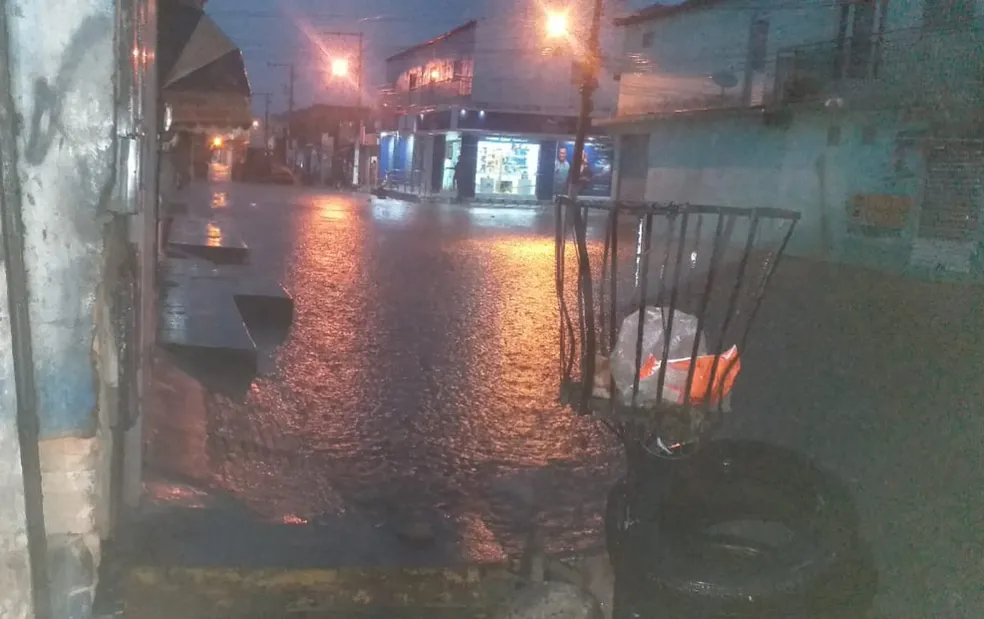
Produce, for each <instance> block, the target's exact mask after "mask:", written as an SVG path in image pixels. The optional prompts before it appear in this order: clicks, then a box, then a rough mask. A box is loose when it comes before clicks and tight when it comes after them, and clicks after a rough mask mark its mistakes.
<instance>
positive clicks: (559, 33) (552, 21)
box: [547, 11, 570, 39]
mask: <svg viewBox="0 0 984 619" xmlns="http://www.w3.org/2000/svg"><path fill="white" fill-rule="evenodd" d="M569 30H570V20H568V19H567V13H566V12H562V11H551V12H550V13H547V36H548V37H549V38H551V39H559V38H561V37H566V36H567V35H568V34H569Z"/></svg>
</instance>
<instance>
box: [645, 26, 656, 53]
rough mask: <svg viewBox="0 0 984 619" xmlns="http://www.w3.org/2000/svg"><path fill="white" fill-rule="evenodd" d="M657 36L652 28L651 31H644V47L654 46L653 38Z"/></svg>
mask: <svg viewBox="0 0 984 619" xmlns="http://www.w3.org/2000/svg"><path fill="white" fill-rule="evenodd" d="M655 36H656V35H655V34H654V33H653V32H652V31H651V30H650V31H649V32H643V33H642V47H643V48H646V49H648V48H650V47H652V46H653V39H654V38H655Z"/></svg>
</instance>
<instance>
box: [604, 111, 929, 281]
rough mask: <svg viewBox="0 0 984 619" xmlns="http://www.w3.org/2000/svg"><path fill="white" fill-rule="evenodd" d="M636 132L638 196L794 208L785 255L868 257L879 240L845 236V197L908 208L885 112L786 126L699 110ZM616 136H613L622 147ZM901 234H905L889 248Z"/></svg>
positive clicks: (907, 183)
mask: <svg viewBox="0 0 984 619" xmlns="http://www.w3.org/2000/svg"><path fill="white" fill-rule="evenodd" d="M645 128H646V130H648V135H649V138H648V143H649V149H648V153H646V156H647V157H648V172H647V174H646V177H645V191H644V198H645V200H647V201H660V202H664V201H665V202H689V203H693V204H710V205H725V206H737V207H776V208H785V209H793V210H797V211H799V212H800V213H801V214H802V219H801V221H800V223H799V224H798V227H797V232H796V234H795V235H794V236H793V239H792V241H791V244H790V248H789V249H790V252H791V253H793V254H798V255H804V256H810V257H815V258H820V259H824V258H829V259H838V258H843V257H845V256H846V255H850V256H852V257H851V260H852V261H859V262H867V261H869V260H876V261H877V260H878V259H879V258H878V257H877V255H876V254H878V253H879V252H881V251H884V248H883V247H882V246H883V245H885V243H884V242H880V241H877V242H876V241H871V242H869V241H867V240H865V239H860V238H857V237H853V236H851V235H849V233H848V205H849V202H850V199H851V197H852V196H854V195H855V194H858V193H865V194H893V195H906V196H910V197H912V198H913V200H914V202H915V203H916V204H917V205H918V199H919V191H920V187H921V184H920V182H919V180H918V178H917V177H916V176H912V175H908V176H904V177H903V176H899V175H897V174H896V173H895V171H894V168H893V164H894V162H895V159H896V156H897V148H896V147H897V144H898V134H899V132H900V131H901V130H902V129H903V123H902V120H901V119H900V118H899V117H898V116H897V115H894V114H888V113H883V114H844V113H827V112H817V113H808V114H807V113H804V114H798V115H796V117H795V118H794V119H793V121H792V122H791V123H790V124H788V125H786V126H783V125H773V124H768V123H765V122H763V120H762V118H761V117H760V116H758V115H752V114H748V115H742V116H737V117H723V116H717V117H707V116H704V117H691V118H677V119H666V120H662V121H655V122H652V123H649V124H647V125H645ZM633 131H634V132H636V135H639V134H640V132H643V131H644V130H643V129H642V127H641V126H636V127H635V128H634V129H633ZM634 139H636V140H638V138H634ZM626 142H627V140H626V138H625V137H623V138H621V143H622V144H623V146H624V145H625V144H626ZM917 159H918V157H917ZM916 165H918V161H917V162H916ZM624 167H625V164H623V168H624ZM621 183H622V192H623V193H625V192H626V191H630V193H631V194H632V196H633V197H634V196H636V195H637V194H638V193H639V191H638V188H637V187H635V186H633V187H631V188H629V187H626V185H625V183H626V178H624V177H623V178H622V179H621ZM913 217H915V213H914V214H913ZM910 240H911V239H910V238H909V236H905V237H903V238H902V239H899V240H897V241H891V242H889V245H891V243H893V242H894V243H896V244H902V245H904V244H906V243H908V242H909V241H910Z"/></svg>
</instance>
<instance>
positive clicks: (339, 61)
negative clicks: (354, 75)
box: [331, 58, 349, 77]
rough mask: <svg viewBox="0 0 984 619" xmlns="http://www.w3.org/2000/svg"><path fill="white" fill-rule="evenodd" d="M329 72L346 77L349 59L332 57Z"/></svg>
mask: <svg viewBox="0 0 984 619" xmlns="http://www.w3.org/2000/svg"><path fill="white" fill-rule="evenodd" d="M331 74H332V75H334V76H335V77H348V74H349V61H348V59H347V58H334V59H332V61H331Z"/></svg>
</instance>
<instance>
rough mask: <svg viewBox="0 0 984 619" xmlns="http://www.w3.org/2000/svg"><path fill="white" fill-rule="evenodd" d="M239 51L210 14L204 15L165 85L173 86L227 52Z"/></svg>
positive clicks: (165, 86) (167, 77) (166, 78)
mask: <svg viewBox="0 0 984 619" xmlns="http://www.w3.org/2000/svg"><path fill="white" fill-rule="evenodd" d="M230 52H232V53H237V54H238V53H239V49H238V48H237V47H236V46H235V44H233V42H232V41H230V40H229V37H227V36H226V34H225V33H224V32H222V30H221V29H220V28H219V27H218V25H216V23H215V22H214V21H212V18H211V17H209V16H208V15H202V16H201V17H200V18H199V20H198V23H197V25H196V26H195V29H194V30H193V31H192V33H191V36H190V37H189V38H188V42H187V43H185V45H184V47H183V48H182V49H181V53H180V55H179V56H178V58H177V60H176V61H175V63H174V66H173V67H171V70H170V71H169V72H168V74H167V76H165V78H164V83H163V87H164V88H167V87H168V86H173V85H174V84H175V83H177V82H179V81H180V80H181V79H182V78H185V77H188V76H189V75H191V74H192V73H194V72H195V71H198V70H199V69H202V68H204V67H206V66H208V65H209V64H211V63H213V62H215V61H216V60H219V59H220V58H222V57H223V56H225V55H226V54H229V53H230Z"/></svg>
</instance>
